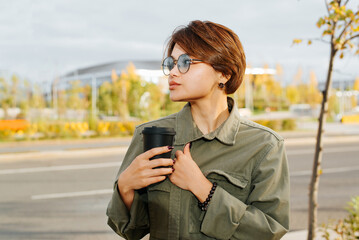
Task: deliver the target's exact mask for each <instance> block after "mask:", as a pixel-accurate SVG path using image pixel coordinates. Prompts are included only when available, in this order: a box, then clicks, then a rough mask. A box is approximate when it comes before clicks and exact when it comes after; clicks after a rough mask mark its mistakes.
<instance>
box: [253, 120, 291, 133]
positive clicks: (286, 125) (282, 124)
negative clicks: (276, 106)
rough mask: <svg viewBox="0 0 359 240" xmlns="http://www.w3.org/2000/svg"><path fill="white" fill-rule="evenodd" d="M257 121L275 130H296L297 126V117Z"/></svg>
mask: <svg viewBox="0 0 359 240" xmlns="http://www.w3.org/2000/svg"><path fill="white" fill-rule="evenodd" d="M255 122H256V123H258V124H260V125H263V126H265V127H268V128H270V129H273V130H274V131H289V130H295V129H296V127H297V124H296V121H295V119H273V120H264V119H260V120H255Z"/></svg>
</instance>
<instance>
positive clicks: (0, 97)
mask: <svg viewBox="0 0 359 240" xmlns="http://www.w3.org/2000/svg"><path fill="white" fill-rule="evenodd" d="M11 103H12V97H11V94H10V86H9V84H8V83H7V81H6V79H5V78H2V77H1V78H0V106H1V108H2V109H3V111H4V119H7V118H8V117H9V116H8V109H9V108H10V106H11Z"/></svg>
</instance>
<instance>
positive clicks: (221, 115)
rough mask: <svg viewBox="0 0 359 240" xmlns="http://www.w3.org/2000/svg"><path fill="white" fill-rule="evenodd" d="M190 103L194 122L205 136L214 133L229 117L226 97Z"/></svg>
mask: <svg viewBox="0 0 359 240" xmlns="http://www.w3.org/2000/svg"><path fill="white" fill-rule="evenodd" d="M190 103H191V112H192V117H193V120H194V122H195V123H196V125H197V127H198V128H199V130H201V132H202V133H203V134H208V133H210V132H213V131H214V130H216V129H217V128H218V127H219V126H220V125H221V124H222V123H223V122H224V121H226V119H227V118H228V117H229V111H228V105H227V96H226V95H223V96H221V97H220V98H218V99H201V100H198V101H191V102H190Z"/></svg>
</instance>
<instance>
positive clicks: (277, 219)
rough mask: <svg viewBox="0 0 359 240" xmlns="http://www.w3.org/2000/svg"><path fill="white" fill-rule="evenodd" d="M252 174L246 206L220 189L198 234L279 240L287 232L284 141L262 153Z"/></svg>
mask: <svg viewBox="0 0 359 240" xmlns="http://www.w3.org/2000/svg"><path fill="white" fill-rule="evenodd" d="M265 151H266V153H264V157H263V158H262V159H259V161H258V163H257V165H256V167H255V168H254V170H253V172H252V182H251V186H250V187H251V188H250V189H251V192H250V193H249V196H248V199H247V201H246V203H244V202H242V201H240V200H239V199H237V198H235V197H234V196H232V195H231V194H230V193H228V192H226V191H225V190H224V189H223V188H221V187H220V186H218V187H217V189H216V191H215V193H214V194H213V197H212V200H211V202H210V204H209V207H208V209H207V211H206V213H205V216H204V218H203V221H202V225H201V232H202V233H204V234H206V235H207V236H210V237H214V238H217V239H263V240H265V239H280V238H281V237H282V236H283V235H284V234H285V233H287V232H288V229H289V197H290V195H289V187H290V186H289V171H288V162H287V157H286V154H285V149H284V144H283V140H280V141H278V142H276V143H274V144H273V145H268V147H267V148H266V149H265Z"/></svg>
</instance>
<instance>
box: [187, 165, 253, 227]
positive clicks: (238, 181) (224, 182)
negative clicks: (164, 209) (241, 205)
mask: <svg viewBox="0 0 359 240" xmlns="http://www.w3.org/2000/svg"><path fill="white" fill-rule="evenodd" d="M204 174H205V176H206V177H207V178H208V180H210V181H211V182H216V183H217V185H218V186H220V187H221V188H223V189H224V190H226V192H228V193H229V194H231V195H232V196H234V197H236V198H238V199H239V200H241V201H242V202H246V200H247V197H248V194H249V184H248V180H246V179H245V178H244V177H242V176H240V175H238V174H236V173H230V172H225V171H222V170H210V171H206V172H205V173H204ZM204 215H205V212H204V211H201V210H200V209H199V207H198V199H197V198H196V197H194V196H193V198H192V201H191V214H190V215H189V231H190V233H200V229H201V223H202V221H203V218H204Z"/></svg>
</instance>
